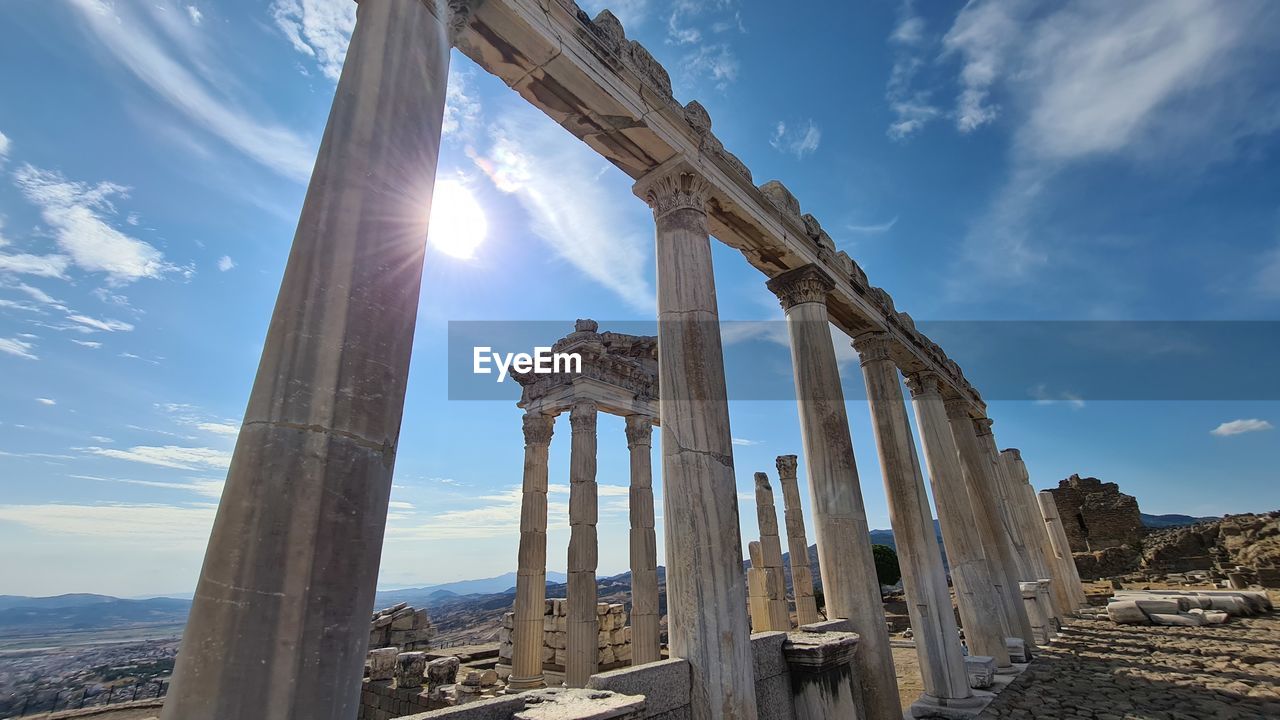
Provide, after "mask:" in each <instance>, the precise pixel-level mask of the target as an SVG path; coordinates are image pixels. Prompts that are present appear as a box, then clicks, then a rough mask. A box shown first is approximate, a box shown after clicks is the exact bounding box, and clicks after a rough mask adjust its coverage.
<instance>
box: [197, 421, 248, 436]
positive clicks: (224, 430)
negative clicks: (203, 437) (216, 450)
mask: <svg viewBox="0 0 1280 720" xmlns="http://www.w3.org/2000/svg"><path fill="white" fill-rule="evenodd" d="M196 429H197V430H203V431H204V432H207V433H213V434H214V435H224V436H226V437H236V436H238V435H239V434H240V423H236V422H200V423H196Z"/></svg>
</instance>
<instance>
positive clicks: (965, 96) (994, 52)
mask: <svg viewBox="0 0 1280 720" xmlns="http://www.w3.org/2000/svg"><path fill="white" fill-rule="evenodd" d="M1028 10H1029V7H1028V3H1027V2H1025V0H997V1H994V2H974V3H969V4H968V5H965V6H964V9H963V10H961V11H960V14H959V16H957V17H956V21H955V24H954V25H952V26H951V30H950V31H948V32H947V35H946V37H944V38H943V39H942V44H943V48H944V49H945V52H946V53H948V54H952V53H954V54H956V55H958V56H960V57H961V61H962V67H961V70H960V87H961V91H960V97H959V98H958V100H957V101H956V111H955V121H956V128H957V129H959V130H960V132H970V131H973V130H976V129H977V128H979V127H982V126H983V125H986V124H987V123H989V122H991V121H993V120H995V118H996V115H997V114H998V108H997V107H996V106H994V105H992V104H991V103H990V102H989V100H990V94H991V86H992V85H993V84H994V83H995V82H996V79H997V78H998V77H999V76H1000V74H1001V73H1002V72H1003V71H1004V69H1005V63H1006V62H1007V56H1008V54H1009V53H1010V51H1011V50H1012V49H1013V46H1014V45H1015V44H1016V43H1017V42H1019V41H1020V40H1023V39H1025V37H1024V30H1023V28H1022V27H1021V26H1022V23H1023V20H1024V16H1025V15H1026V13H1027V12H1028Z"/></svg>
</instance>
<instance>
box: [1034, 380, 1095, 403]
mask: <svg viewBox="0 0 1280 720" xmlns="http://www.w3.org/2000/svg"><path fill="white" fill-rule="evenodd" d="M1029 394H1030V395H1031V398H1032V399H1033V400H1035V401H1036V404H1037V405H1057V404H1065V405H1067V406H1068V407H1070V408H1072V409H1073V410H1079V409H1081V408H1083V407H1084V406H1085V402H1084V398H1082V397H1080V396H1079V395H1077V394H1075V393H1073V392H1068V391H1065V390H1063V391H1060V392H1054V391H1051V390H1049V387H1048V386H1047V385H1045V384H1044V383H1041V384H1039V385H1036V386H1035V387H1033V388H1031V391H1030V393H1029Z"/></svg>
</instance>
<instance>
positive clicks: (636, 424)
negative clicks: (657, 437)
mask: <svg viewBox="0 0 1280 720" xmlns="http://www.w3.org/2000/svg"><path fill="white" fill-rule="evenodd" d="M626 422H627V449H628V450H633V449H635V448H636V447H637V446H639V445H644V446H645V447H652V446H653V418H651V417H649V416H648V415H628V416H627V419H626Z"/></svg>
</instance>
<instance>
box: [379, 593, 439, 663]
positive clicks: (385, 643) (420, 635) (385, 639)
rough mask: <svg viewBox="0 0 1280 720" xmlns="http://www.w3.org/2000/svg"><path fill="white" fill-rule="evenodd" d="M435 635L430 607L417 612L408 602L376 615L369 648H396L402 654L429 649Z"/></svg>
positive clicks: (380, 611)
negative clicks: (428, 610)
mask: <svg viewBox="0 0 1280 720" xmlns="http://www.w3.org/2000/svg"><path fill="white" fill-rule="evenodd" d="M435 634H436V630H435V628H434V627H432V625H431V617H430V615H428V614H427V610H426V608H422V609H415V608H412V607H410V606H409V604H408V603H399V604H397V605H392V606H391V607H389V608H386V609H385V610H379V611H377V612H375V613H374V614H373V622H372V624H371V625H370V627H369V648H370V649H372V648H384V647H394V648H399V649H400V651H401V652H409V651H411V650H428V649H430V645H431V638H433V637H435Z"/></svg>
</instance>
